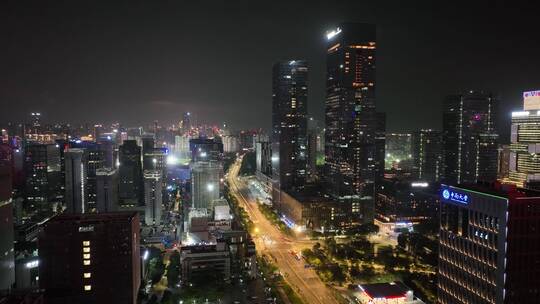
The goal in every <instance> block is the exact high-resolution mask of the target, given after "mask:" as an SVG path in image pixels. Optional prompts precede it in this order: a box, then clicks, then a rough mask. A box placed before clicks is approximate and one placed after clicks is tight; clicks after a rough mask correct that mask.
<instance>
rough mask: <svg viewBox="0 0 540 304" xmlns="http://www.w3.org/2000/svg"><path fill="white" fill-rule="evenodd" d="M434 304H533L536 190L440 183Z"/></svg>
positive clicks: (537, 281)
mask: <svg viewBox="0 0 540 304" xmlns="http://www.w3.org/2000/svg"><path fill="white" fill-rule="evenodd" d="M440 199H441V203H440V214H441V219H440V220H441V224H440V238H439V266H438V271H439V273H438V302H437V303H441V304H454V303H475V304H484V303H485V304H487V303H497V304H499V303H500V304H503V303H531V304H532V303H537V302H538V299H539V298H540V290H539V289H538V286H540V277H539V276H538V275H536V274H538V272H540V263H538V261H540V251H539V250H538V244H540V192H538V191H531V190H524V189H517V188H516V187H515V186H513V185H506V186H501V185H500V184H496V186H495V187H489V188H488V187H483V186H476V185H475V186H462V187H453V186H446V185H442V187H441V197H440Z"/></svg>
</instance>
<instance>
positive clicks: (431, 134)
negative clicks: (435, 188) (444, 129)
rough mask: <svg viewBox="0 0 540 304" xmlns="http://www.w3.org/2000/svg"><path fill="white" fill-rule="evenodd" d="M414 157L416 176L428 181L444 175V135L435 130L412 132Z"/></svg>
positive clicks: (436, 179)
mask: <svg viewBox="0 0 540 304" xmlns="http://www.w3.org/2000/svg"><path fill="white" fill-rule="evenodd" d="M412 158H413V166H414V171H415V173H416V176H417V178H418V179H419V180H422V181H426V182H434V181H438V180H439V179H440V178H441V176H442V169H443V163H442V137H441V132H439V131H435V130H429V129H428V130H420V131H417V132H414V133H413V134H412Z"/></svg>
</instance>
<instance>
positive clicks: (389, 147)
mask: <svg viewBox="0 0 540 304" xmlns="http://www.w3.org/2000/svg"><path fill="white" fill-rule="evenodd" d="M411 140H412V139H411V134H409V133H387V134H386V142H385V144H386V146H385V147H386V156H385V163H386V166H385V167H386V168H390V167H391V166H392V163H394V162H396V163H400V162H402V161H405V160H408V159H410V158H412V150H411V147H412V146H411Z"/></svg>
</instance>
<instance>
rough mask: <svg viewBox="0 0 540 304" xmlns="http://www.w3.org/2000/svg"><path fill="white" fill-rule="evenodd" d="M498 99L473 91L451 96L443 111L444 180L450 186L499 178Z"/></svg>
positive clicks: (447, 99)
mask: <svg viewBox="0 0 540 304" xmlns="http://www.w3.org/2000/svg"><path fill="white" fill-rule="evenodd" d="M497 105H498V100H497V99H496V98H495V97H494V96H493V95H492V94H489V93H483V92H475V91H470V92H467V93H465V94H462V95H452V96H448V97H447V98H446V100H445V102H444V110H443V111H444V112H443V150H444V160H443V161H444V180H445V182H447V183H449V184H460V183H476V182H477V181H494V180H495V179H496V178H497V148H498V146H497V141H498V135H497V130H496V125H495V118H496V114H497Z"/></svg>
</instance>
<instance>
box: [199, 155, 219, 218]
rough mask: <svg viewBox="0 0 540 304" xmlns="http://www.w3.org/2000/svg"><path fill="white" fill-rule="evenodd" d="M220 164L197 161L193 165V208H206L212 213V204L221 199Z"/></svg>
mask: <svg viewBox="0 0 540 304" xmlns="http://www.w3.org/2000/svg"><path fill="white" fill-rule="evenodd" d="M222 172H223V166H222V165H221V163H220V162H214V161H210V162H203V161H197V162H194V163H192V165H191V195H192V208H197V209H199V208H206V209H208V211H209V212H212V209H213V208H212V207H213V205H212V202H213V201H215V200H217V199H219V197H220V186H221V183H220V178H221V174H222Z"/></svg>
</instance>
